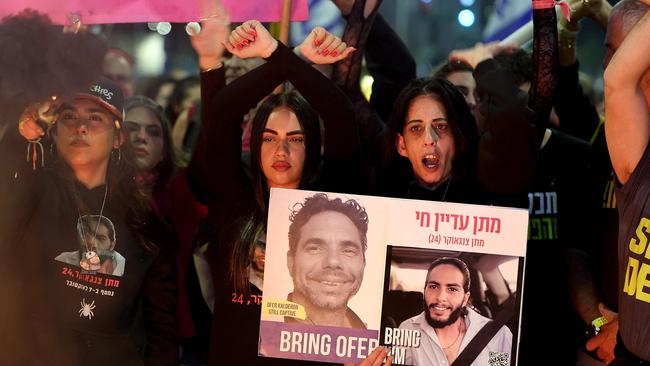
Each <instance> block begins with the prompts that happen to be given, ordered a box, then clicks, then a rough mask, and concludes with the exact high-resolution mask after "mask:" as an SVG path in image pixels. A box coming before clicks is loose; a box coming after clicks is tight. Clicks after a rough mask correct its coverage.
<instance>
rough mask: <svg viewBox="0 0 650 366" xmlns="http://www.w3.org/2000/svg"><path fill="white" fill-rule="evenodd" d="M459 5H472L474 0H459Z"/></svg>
mask: <svg viewBox="0 0 650 366" xmlns="http://www.w3.org/2000/svg"><path fill="white" fill-rule="evenodd" d="M460 5H462V6H466V7H468V8H469V7H470V6H472V5H474V0H460Z"/></svg>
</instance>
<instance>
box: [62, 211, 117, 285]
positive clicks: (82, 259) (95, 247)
mask: <svg viewBox="0 0 650 366" xmlns="http://www.w3.org/2000/svg"><path fill="white" fill-rule="evenodd" d="M76 229H77V241H78V243H77V250H75V251H71V252H62V253H61V254H59V255H58V256H56V258H54V259H56V260H57V261H59V262H63V263H67V264H70V265H73V266H76V267H80V268H81V269H82V270H84V271H87V272H90V273H102V274H108V275H113V276H122V275H124V266H125V264H126V259H125V258H124V257H123V256H122V255H121V254H120V253H119V252H118V251H117V250H116V248H117V235H116V232H115V225H113V222H112V221H111V220H110V219H109V218H108V217H106V216H100V215H85V216H81V217H79V219H78V220H77V226H76Z"/></svg>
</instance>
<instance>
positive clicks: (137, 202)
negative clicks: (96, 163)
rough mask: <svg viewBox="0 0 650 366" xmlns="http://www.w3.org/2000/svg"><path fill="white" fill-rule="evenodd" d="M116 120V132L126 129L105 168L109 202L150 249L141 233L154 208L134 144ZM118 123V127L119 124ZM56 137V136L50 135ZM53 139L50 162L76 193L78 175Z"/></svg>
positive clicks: (55, 127) (70, 189)
mask: <svg viewBox="0 0 650 366" xmlns="http://www.w3.org/2000/svg"><path fill="white" fill-rule="evenodd" d="M118 122H119V123H117V124H115V127H114V129H115V130H114V133H116V134H120V133H123V137H124V138H123V143H122V146H120V148H119V151H118V149H114V150H112V151H111V155H110V157H109V163H108V168H107V171H106V184H107V185H108V196H107V197H108V198H107V202H111V205H110V207H111V208H112V209H113V210H114V211H115V213H116V214H117V215H119V216H120V217H124V218H125V221H126V224H127V226H128V227H129V228H130V229H131V231H132V232H133V233H134V235H136V236H137V237H139V238H140V243H141V244H142V246H143V247H144V248H145V249H147V250H148V251H152V250H154V248H153V247H152V245H151V243H149V242H148V241H147V240H145V239H144V237H143V236H142V235H140V231H141V229H142V226H143V223H144V222H145V221H146V219H147V215H148V214H149V213H150V212H151V201H150V197H149V195H148V194H147V193H146V189H145V187H144V186H143V184H142V182H140V180H139V179H137V175H138V172H139V169H138V166H137V164H136V160H135V152H134V150H133V145H132V144H131V141H130V140H129V138H128V136H126V133H125V132H123V131H122V121H121V120H120V121H118ZM118 126H119V128H118ZM57 128H58V122H57V123H55V124H54V126H53V127H52V132H54V133H56V130H57ZM51 137H53V136H51ZM55 145H56V144H55V143H54V139H52V141H51V147H50V151H51V152H52V159H53V164H52V165H49V166H47V169H51V170H52V171H53V172H54V173H55V174H57V175H59V176H60V177H61V178H63V179H64V181H66V183H67V186H68V189H69V191H70V192H71V193H72V195H73V196H76V194H75V193H74V192H75V188H74V185H75V176H74V172H73V171H72V168H71V167H70V166H69V165H68V164H67V163H66V162H65V161H64V160H63V159H62V158H60V157H59V156H58V154H57V150H56V149H57V148H56V146H55Z"/></svg>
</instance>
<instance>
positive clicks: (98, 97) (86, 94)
mask: <svg viewBox="0 0 650 366" xmlns="http://www.w3.org/2000/svg"><path fill="white" fill-rule="evenodd" d="M75 99H89V100H92V101H94V102H96V103H98V104H99V105H101V106H102V107H104V108H106V109H108V110H109V111H110V112H111V113H113V115H115V117H117V118H119V120H120V121H122V120H124V96H123V95H122V89H120V87H119V86H117V84H115V83H114V82H112V81H111V80H109V79H106V78H102V79H101V80H99V81H98V82H96V83H94V84H93V85H91V86H90V88H88V89H87V90H86V91H83V92H80V93H77V94H76V95H75Z"/></svg>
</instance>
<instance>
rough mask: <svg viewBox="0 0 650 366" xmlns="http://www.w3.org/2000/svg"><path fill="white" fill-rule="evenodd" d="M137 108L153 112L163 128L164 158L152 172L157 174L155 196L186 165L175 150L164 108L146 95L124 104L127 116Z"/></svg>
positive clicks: (130, 99)
mask: <svg viewBox="0 0 650 366" xmlns="http://www.w3.org/2000/svg"><path fill="white" fill-rule="evenodd" d="M137 107H142V108H146V109H148V110H149V111H151V113H153V114H154V115H155V116H156V118H157V119H158V122H160V127H161V128H162V134H163V135H162V137H163V151H162V153H163V156H162V160H161V161H160V162H159V163H158V164H157V165H156V166H155V167H154V168H153V172H152V173H154V174H156V182H155V184H154V186H153V193H154V195H155V194H156V193H160V192H162V191H163V190H164V189H165V187H167V183H169V180H170V179H171V178H172V176H173V175H174V173H175V172H176V171H177V170H178V168H182V167H183V166H184V165H185V164H184V162H183V161H181V159H180V158H179V156H180V154H179V153H178V152H177V151H176V149H175V148H174V144H173V143H172V136H171V134H172V132H171V124H170V123H169V120H168V119H167V116H166V115H165V112H164V111H163V109H162V107H161V106H160V105H159V104H158V103H156V102H154V101H153V100H152V99H150V98H147V97H145V96H144V95H136V96H133V97H131V98H129V99H127V100H126V101H125V102H124V112H125V114H126V113H129V111H130V110H131V109H133V108H137ZM127 135H128V134H127ZM127 137H128V136H127Z"/></svg>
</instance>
